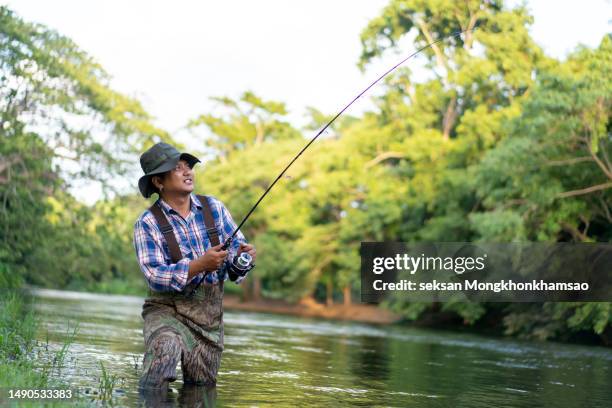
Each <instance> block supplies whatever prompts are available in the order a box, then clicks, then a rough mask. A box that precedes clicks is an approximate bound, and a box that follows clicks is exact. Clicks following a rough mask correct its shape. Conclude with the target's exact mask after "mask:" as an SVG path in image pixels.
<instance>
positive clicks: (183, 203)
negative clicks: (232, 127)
mask: <svg viewBox="0 0 612 408" xmlns="http://www.w3.org/2000/svg"><path fill="white" fill-rule="evenodd" d="M199 162H200V160H199V159H198V158H197V157H195V156H193V155H191V154H188V153H179V151H178V150H176V149H175V148H174V147H172V146H170V145H168V144H166V143H158V144H156V145H154V146H153V147H151V148H150V149H149V150H147V151H146V152H145V153H143V155H142V156H141V157H140V165H141V167H142V170H143V171H144V173H145V175H144V176H142V177H141V178H140V180H139V182H138V187H139V189H140V192H141V193H142V195H143V196H144V197H145V198H148V197H150V196H151V195H152V194H153V193H157V194H158V195H159V199H158V200H157V201H156V202H155V204H153V205H152V206H151V207H150V208H149V209H148V210H146V211H145V212H144V213H143V214H142V215H141V216H140V217H139V218H138V220H137V221H136V224H135V226H134V247H135V249H136V254H137V256H138V262H139V264H140V268H141V270H142V272H143V273H144V276H145V278H146V280H147V283H148V285H149V288H150V293H149V297H148V298H147V299H146V300H145V303H144V305H143V311H142V317H143V319H144V329H143V335H144V341H145V355H144V359H143V373H142V377H141V378H140V387H141V388H143V389H146V388H156V389H162V390H166V389H167V388H168V383H169V382H172V381H174V380H176V366H177V363H178V362H179V361H181V369H182V371H183V381H184V382H185V383H195V384H203V385H208V386H212V385H215V383H216V376H217V372H218V369H219V363H220V360H221V352H222V351H223V302H222V300H223V284H224V281H225V280H226V279H227V278H228V276H229V278H230V279H231V280H234V281H236V282H238V283H240V282H241V281H242V279H244V276H237V275H236V274H235V273H234V274H232V271H234V269H232V268H231V262H232V261H233V259H234V257H235V256H237V255H240V254H241V253H242V252H248V253H249V254H250V255H251V256H252V257H253V259H255V256H256V251H255V248H254V247H253V245H249V244H247V243H246V240H245V238H244V236H243V235H242V233H241V232H238V233H237V234H236V236H235V237H234V240H233V241H232V244H231V245H230V247H229V248H228V249H227V250H223V249H222V248H221V247H222V243H223V242H224V241H225V240H226V239H227V238H228V237H229V236H230V235H231V233H232V232H233V231H234V230H235V228H236V224H235V223H234V221H233V220H232V217H231V215H230V213H229V211H228V210H227V209H226V208H225V206H224V205H223V203H221V201H219V200H217V199H215V198H214V197H210V196H208V197H205V196H196V195H195V194H193V189H194V171H193V166H194V165H195V164H196V163H199ZM213 244H215V245H213Z"/></svg>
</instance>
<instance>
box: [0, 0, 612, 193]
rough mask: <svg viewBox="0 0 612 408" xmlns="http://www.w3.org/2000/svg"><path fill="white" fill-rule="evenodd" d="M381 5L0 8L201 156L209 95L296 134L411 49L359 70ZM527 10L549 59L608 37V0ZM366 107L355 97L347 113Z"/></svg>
mask: <svg viewBox="0 0 612 408" xmlns="http://www.w3.org/2000/svg"><path fill="white" fill-rule="evenodd" d="M387 3H388V1H387V0H334V1H330V0H309V1H299V2H298V1H282V0H258V1H247V0H244V1H243V0H240V1H236V0H234V1H229V0H228V1H203V0H199V1H186V0H179V1H175V2H168V1H157V0H129V1H128V0H103V1H100V0H88V1H78V0H53V1H48V0H47V1H45V0H0V4H5V5H8V6H9V7H10V8H11V9H13V10H14V11H15V12H17V14H19V15H20V16H21V17H22V18H24V19H25V20H27V21H33V22H38V23H42V24H45V25H46V26H48V27H50V28H53V29H55V30H57V31H58V32H60V33H61V34H63V35H66V36H68V37H70V38H72V39H73V40H74V41H75V42H76V43H77V44H78V45H79V46H80V47H81V48H82V49H84V50H85V51H87V52H88V53H89V54H90V55H92V56H93V57H94V58H95V59H96V60H97V61H98V62H99V63H101V65H102V66H103V67H104V68H105V69H106V71H107V72H108V73H109V74H110V75H111V77H112V82H111V85H112V87H113V88H114V89H116V90H118V91H120V92H122V93H125V94H127V95H130V96H134V97H136V98H138V99H139V100H140V101H141V102H142V103H143V105H144V106H145V108H146V109H147V110H148V111H149V112H150V113H151V114H152V115H153V116H154V117H155V118H156V124H157V125H158V126H160V127H162V128H164V129H166V130H168V131H170V132H171V133H173V134H175V135H176V136H177V139H178V140H180V141H181V142H183V143H185V144H186V145H187V146H188V147H191V148H193V149H196V150H203V148H201V147H199V146H194V145H193V143H195V141H194V140H190V137H189V134H188V133H187V132H184V131H182V128H183V127H184V126H185V124H186V123H187V122H188V120H189V119H192V118H194V117H196V116H197V115H199V114H201V113H205V112H209V111H210V110H212V109H214V108H215V106H216V105H215V103H214V102H213V101H211V100H210V99H209V98H210V97H212V96H229V97H232V98H236V97H238V96H239V95H240V94H241V93H243V92H244V91H245V90H251V91H253V92H255V93H256V94H257V95H259V96H260V97H262V98H264V99H272V100H278V101H282V102H285V103H287V107H288V109H289V111H290V116H289V120H290V121H291V122H292V123H294V124H295V125H297V126H301V125H304V124H305V123H306V122H307V119H306V116H305V112H306V107H308V106H312V107H315V108H317V109H319V110H321V111H323V112H325V113H336V112H337V111H339V110H340V109H341V108H342V107H343V106H344V105H346V103H348V102H349V101H350V100H351V99H352V98H353V97H354V96H356V95H357V94H358V93H359V92H360V91H361V90H362V89H363V88H365V87H366V86H367V85H368V84H369V83H370V82H372V81H373V80H374V79H375V78H376V77H377V76H378V75H379V74H381V73H382V72H384V71H385V70H386V69H387V68H389V67H390V66H392V65H394V63H395V62H397V61H398V60H400V59H401V57H402V55H407V54H409V53H410V52H411V51H412V50H406V52H401V53H399V54H390V55H388V56H387V57H385V58H383V59H382V60H380V61H377V62H376V63H374V64H371V66H369V67H368V69H366V71H365V72H363V73H362V72H361V71H360V70H359V69H358V68H357V61H358V58H359V54H360V52H361V43H360V41H359V35H360V32H361V31H362V30H363V28H364V27H365V26H366V25H367V23H368V21H369V20H370V19H372V18H373V17H375V16H377V15H378V13H379V12H380V10H381V9H382V8H383V7H384V6H385V5H386V4H387ZM510 3H511V4H518V3H519V2H518V1H511V2H510ZM527 5H528V8H529V9H530V10H531V11H532V14H533V16H534V19H535V22H534V25H533V26H532V28H531V34H532V36H533V37H534V39H535V40H536V42H538V43H539V44H540V45H541V46H542V47H543V48H544V50H545V52H546V53H547V54H548V55H551V56H555V57H558V58H563V57H564V56H566V55H567V53H568V52H570V51H571V50H573V49H574V48H575V47H576V46H577V45H579V44H584V45H587V46H590V47H595V46H597V45H598V44H599V42H600V41H601V38H602V37H603V35H604V34H605V33H607V32H610V31H612V1H610V0H584V1H582V2H580V3H578V2H575V1H553V0H548V1H544V0H533V1H528V2H527ZM402 51H403V50H402ZM373 91H374V93H375V90H373ZM372 106H373V105H372V103H371V102H370V101H369V100H368V99H367V98H362V99H360V100H359V101H358V102H357V103H356V104H355V105H354V106H353V107H351V109H350V110H349V111H348V112H347V113H349V114H353V115H359V114H360V113H361V112H363V111H365V110H368V109H371V108H372ZM134 185H135V183H134ZM84 190H85V191H81V192H80V193H77V194H76V195H77V196H78V197H79V198H80V199H81V200H83V201H85V202H92V200H95V199H96V197H98V195H96V194H95V186H90V188H89V189H84ZM87 190H90V191H87Z"/></svg>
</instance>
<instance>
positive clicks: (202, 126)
mask: <svg viewBox="0 0 612 408" xmlns="http://www.w3.org/2000/svg"><path fill="white" fill-rule="evenodd" d="M531 23H532V17H531V16H530V15H529V14H528V12H527V9H526V8H525V7H523V6H518V7H508V6H506V5H504V3H503V2H502V1H487V2H480V1H477V0H469V1H465V2H452V1H449V0H391V1H390V2H389V4H388V6H387V7H385V8H384V9H383V10H382V11H381V13H380V15H379V16H376V17H374V18H373V19H372V20H371V21H370V22H369V24H368V25H367V26H366V27H365V29H364V30H363V32H362V34H361V41H362V45H363V47H362V54H361V57H360V60H359V65H360V66H361V67H365V66H366V65H367V64H369V63H370V62H372V61H373V60H375V59H376V58H379V57H381V56H383V55H385V53H388V52H390V51H398V50H399V48H400V47H403V44H404V43H405V42H406V41H408V42H412V43H413V44H414V47H415V48H420V47H423V46H425V45H426V44H428V43H430V42H432V41H434V40H438V39H439V40H441V41H439V42H437V43H436V44H435V45H434V46H432V47H431V48H428V49H425V50H424V51H423V53H421V54H420V55H419V56H418V57H417V58H415V59H414V60H412V61H411V64H410V66H407V67H404V68H402V69H399V70H398V71H396V73H394V74H393V75H390V76H389V77H387V78H386V79H385V81H384V86H383V90H384V92H383V93H382V95H381V96H379V97H377V98H376V100H375V102H376V104H377V109H378V110H377V111H376V112H368V113H366V114H364V115H363V116H362V117H359V118H357V117H348V116H343V117H341V118H339V120H338V121H337V123H336V124H335V125H334V126H333V127H332V128H331V129H329V132H328V133H326V134H324V135H322V137H321V138H320V139H319V140H318V141H317V142H316V143H315V144H313V145H312V146H311V147H310V149H309V150H308V151H307V153H306V154H305V155H303V156H302V157H301V158H300V159H299V160H298V161H296V162H295V164H294V165H293V166H292V167H291V169H290V171H289V172H288V173H287V174H286V175H285V177H283V178H282V179H280V180H279V184H278V185H277V187H275V189H273V190H272V191H271V193H270V194H269V195H268V196H267V197H266V199H265V200H264V201H263V202H262V203H261V205H260V206H259V207H258V209H257V211H255V212H254V213H253V215H252V217H251V218H250V219H249V222H248V223H247V224H246V225H245V226H244V228H243V232H244V233H245V235H246V236H247V237H248V238H249V239H250V240H251V241H252V242H254V243H255V245H256V246H257V248H258V261H257V263H258V267H257V269H256V270H255V271H254V275H253V279H258V280H260V281H261V289H262V294H263V295H264V296H266V297H271V298H283V299H287V300H292V301H294V300H298V299H302V298H307V297H312V296H315V295H316V294H320V293H321V292H322V288H325V289H324V290H325V291H326V292H327V293H326V296H325V298H327V299H328V300H329V299H334V298H335V297H338V296H334V295H338V294H340V293H342V294H343V295H344V296H346V298H345V300H348V297H349V296H350V294H351V292H352V291H356V290H358V287H359V285H358V284H357V282H359V265H360V257H359V248H360V243H361V242H362V241H406V242H418V241H421V242H426V241H500V242H511V241H552V242H562V241H575V242H610V240H611V239H612V228H611V227H610V226H611V221H612V215H611V214H612V211H611V209H610V203H611V202H612V197H610V191H611V188H612V165H611V162H610V155H611V153H612V152H611V151H610V150H611V148H612V147H611V146H612V145H611V143H610V142H611V140H610V129H611V128H610V126H611V125H610V123H611V122H610V111H611V106H610V104H611V102H610V95H611V94H612V92H611V91H612V89H611V87H612V83H611V81H610V78H611V77H612V72H610V69H611V68H610V67H612V64H611V62H612V61H611V60H612V38H611V36H610V35H607V36H605V37H604V38H603V40H602V41H601V44H600V46H599V47H597V48H596V49H588V48H579V49H578V50H576V52H574V53H573V54H571V55H570V56H569V57H568V58H567V59H566V60H565V61H556V60H554V59H551V58H549V57H547V56H546V55H545V54H544V52H543V51H542V50H541V49H540V48H539V47H538V46H537V44H535V42H534V41H533V39H532V38H531V37H530V35H529V26H530V24H531ZM472 29H475V30H473V31H472ZM457 31H465V32H464V33H462V34H461V35H457V36H450V35H451V34H452V33H455V32H457ZM0 44H2V48H0V74H1V75H0V84H1V85H2V86H0V115H1V118H2V119H1V122H0V125H1V126H0V153H1V155H0V221H1V224H0V231H1V232H0V234H1V235H0V237H1V238H2V240H1V242H2V244H0V267H2V268H10V269H11V270H12V271H15V275H17V276H18V278H12V277H11V278H10V279H7V280H6V281H5V282H3V283H6V284H7V285H8V284H11V285H18V284H19V281H20V280H25V281H27V282H29V283H34V284H38V285H43V286H54V287H64V288H72V289H90V290H102V291H113V292H117V291H118V292H121V293H144V290H145V289H146V286H145V285H144V280H143V279H142V275H141V273H140V271H139V270H138V266H137V264H136V259H135V257H134V253H133V247H132V243H131V237H132V230H131V229H132V226H133V222H134V220H135V219H136V217H137V215H138V214H139V213H140V212H141V211H142V210H143V209H144V208H146V205H147V204H146V203H145V202H144V200H142V199H141V198H140V197H139V196H137V195H136V194H134V195H125V196H116V197H115V198H113V199H109V198H105V199H104V200H101V201H100V202H98V203H97V204H95V205H94V206H91V207H88V206H85V205H83V204H81V203H79V202H77V201H76V200H75V199H74V198H73V197H72V196H71V195H70V194H69V192H68V191H69V187H71V186H74V184H73V183H72V180H73V178H74V177H77V178H78V177H84V178H86V179H87V180H100V181H102V182H103V183H106V184H108V183H107V181H108V180H109V179H110V178H111V177H115V176H121V175H123V174H127V173H126V171H127V170H128V169H129V166H130V163H133V162H135V159H136V152H141V151H142V150H143V149H144V148H146V147H147V146H149V145H150V144H151V143H153V142H155V141H158V140H167V141H170V142H172V140H171V138H170V136H169V135H168V134H166V133H165V132H163V131H162V130H159V129H157V128H155V126H154V125H152V124H151V118H150V116H149V115H148V114H147V113H146V112H145V111H144V110H143V109H142V107H141V105H140V104H139V103H138V102H137V101H135V100H133V99H131V98H128V97H125V96H123V95H120V94H118V93H116V92H114V91H112V90H111V89H110V87H109V86H108V82H109V78H108V75H107V74H106V73H105V72H104V71H103V69H102V68H101V67H100V66H99V65H98V64H97V63H96V62H95V61H93V60H92V59H91V58H90V57H89V56H87V54H85V53H84V52H83V51H81V50H80V49H78V47H77V46H76V45H75V44H74V43H73V42H71V41H70V40H69V39H67V38H65V37H63V36H61V35H59V34H58V33H55V32H53V31H50V30H48V29H46V28H44V27H42V26H39V25H33V24H28V23H25V22H23V21H22V20H21V19H19V18H18V17H16V16H15V15H14V14H13V13H12V12H11V11H9V10H8V9H7V8H4V7H3V8H0ZM418 64H421V68H423V70H424V71H425V72H426V73H427V75H425V76H424V77H422V76H420V77H419V79H418V80H417V79H416V76H415V75H414V74H413V72H416V69H415V67H416V65H418ZM214 99H215V100H216V101H217V102H218V103H219V107H218V108H219V109H215V110H213V111H211V112H204V113H203V114H201V115H199V116H197V117H196V118H194V119H193V120H191V121H190V122H189V123H188V127H189V128H190V129H191V130H192V132H193V133H194V135H200V134H204V135H205V137H204V138H205V140H206V142H207V145H208V147H209V148H210V151H211V153H213V154H214V157H213V158H211V159H210V160H208V162H207V165H206V166H204V167H197V168H196V171H197V176H196V183H197V186H196V190H197V192H198V193H204V194H211V195H214V196H217V197H218V198H220V199H221V200H223V201H224V202H225V203H226V205H227V206H228V208H229V209H230V211H231V213H232V214H233V216H234V217H235V220H236V221H237V222H238V221H240V220H241V219H242V217H243V216H245V215H246V213H247V212H248V210H249V209H250V208H251V206H252V205H253V204H254V203H255V202H256V200H257V199H258V198H259V197H260V195H261V194H262V193H263V192H264V191H265V189H266V188H267V187H268V186H269V185H270V183H272V182H273V181H274V177H276V175H277V174H279V173H280V171H281V170H282V169H283V168H284V167H285V166H286V164H287V163H288V162H289V161H290V160H291V159H292V157H293V156H294V155H295V154H296V153H297V152H298V151H299V150H300V149H301V148H302V147H303V146H304V145H305V144H306V143H307V142H308V140H307V139H305V138H304V137H302V134H304V135H305V136H306V135H308V134H310V133H312V131H316V130H319V129H321V127H322V126H323V125H324V124H325V123H326V122H327V121H328V120H329V119H330V118H331V117H332V116H331V115H329V114H327V113H324V112H320V111H319V110H317V109H316V108H309V115H310V119H311V120H310V123H309V124H308V126H307V127H306V128H305V129H296V128H295V127H293V126H292V125H291V124H290V123H289V122H288V121H287V114H288V112H287V109H286V107H285V105H284V103H282V102H280V101H270V100H265V99H263V98H261V97H260V96H257V95H256V94H255V93H253V92H251V91H246V92H244V93H243V94H242V95H240V96H239V97H238V98H236V99H234V98H230V97H220V98H214ZM68 163H74V164H73V165H69V164H68ZM43 265H44V268H41V266H43ZM0 276H2V275H1V274H0ZM5 276H8V275H5ZM253 279H250V280H249V282H250V281H252V280H253ZM9 280H10V282H9ZM319 300H322V299H321V297H319ZM385 307H389V308H391V309H392V310H394V311H396V312H399V313H401V314H402V315H404V316H405V317H406V318H407V319H411V320H419V319H424V318H429V317H431V316H449V315H450V316H452V317H453V319H454V320H453V321H454V322H457V321H458V322H463V323H464V324H466V325H478V324H481V325H492V326H494V327H496V328H499V329H500V330H502V331H504V332H505V333H506V334H508V335H516V336H524V337H535V338H540V339H546V338H559V339H571V338H572V336H575V335H579V334H581V333H582V334H584V333H591V334H593V335H597V336H601V338H602V339H605V338H606V336H608V338H609V336H610V332H611V331H612V329H611V327H612V325H611V324H610V323H611V322H610V319H611V313H610V307H611V306H610V303H550V304H466V303H447V304H443V305H440V304H431V303H406V302H405V301H403V300H402V299H401V298H393V299H390V300H389V301H388V302H387V303H386V304H385Z"/></svg>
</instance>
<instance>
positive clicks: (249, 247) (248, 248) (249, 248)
mask: <svg viewBox="0 0 612 408" xmlns="http://www.w3.org/2000/svg"><path fill="white" fill-rule="evenodd" d="M243 252H247V253H248V254H249V255H251V256H252V257H253V262H255V258H257V251H256V250H255V247H254V246H253V245H251V244H240V248H238V255H240V254H241V253H243Z"/></svg>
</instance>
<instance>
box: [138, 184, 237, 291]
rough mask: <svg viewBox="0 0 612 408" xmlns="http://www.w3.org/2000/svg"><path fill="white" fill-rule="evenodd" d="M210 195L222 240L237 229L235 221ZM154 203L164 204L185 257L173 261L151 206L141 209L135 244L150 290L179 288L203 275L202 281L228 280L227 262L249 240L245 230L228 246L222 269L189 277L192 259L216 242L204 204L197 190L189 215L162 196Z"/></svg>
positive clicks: (181, 288) (199, 278) (178, 289)
mask: <svg viewBox="0 0 612 408" xmlns="http://www.w3.org/2000/svg"><path fill="white" fill-rule="evenodd" d="M208 198H209V200H208V201H209V202H210V207H211V210H212V214H213V218H214V220H215V226H216V227H217V231H218V232H219V240H220V242H221V243H223V242H224V241H225V240H226V239H227V238H228V237H229V236H230V235H231V234H232V232H234V229H235V228H236V224H235V223H234V220H233V219H232V216H231V215H230V213H229V211H228V210H227V208H225V206H224V205H223V203H222V202H221V201H219V200H217V199H216V198H214V197H211V196H208ZM155 205H159V206H160V207H161V208H162V210H163V212H164V214H165V216H166V218H168V222H169V223H170V224H171V225H172V228H173V230H174V235H175V237H176V242H178V245H179V248H180V249H181V253H182V255H183V259H181V260H180V261H178V262H177V263H172V260H171V258H170V250H169V249H168V244H167V243H166V240H165V238H164V236H163V234H162V232H161V230H160V228H159V226H158V225H157V220H156V219H155V216H154V215H153V213H151V211H149V210H148V209H147V210H146V211H145V212H144V213H142V215H141V216H140V217H138V220H137V221H136V224H135V225H134V248H135V249H136V255H137V257H138V263H139V264H140V269H141V270H142V272H143V273H144V276H145V278H146V280H147V282H148V284H149V287H150V288H151V290H154V291H156V292H173V291H177V292H180V291H182V290H183V289H184V288H185V286H187V285H188V284H189V283H191V282H195V283H199V282H200V281H202V280H203V279H204V282H203V284H205V285H215V284H218V283H219V279H223V280H226V279H227V276H228V274H227V268H228V263H229V262H230V260H232V259H234V256H236V254H237V252H238V248H239V247H240V243H246V239H245V238H244V235H242V232H240V231H238V233H237V234H236V236H235V237H234V239H233V241H232V244H231V245H230V247H229V248H228V255H227V258H226V262H225V263H224V264H223V266H222V267H221V269H220V271H219V273H217V272H211V273H207V274H206V275H203V274H198V275H196V276H194V277H193V278H192V279H191V280H189V281H188V280H187V276H188V273H189V262H191V261H192V260H194V259H196V258H198V257H200V256H202V255H204V253H205V252H206V250H208V249H210V248H211V247H212V246H213V245H212V244H211V242H210V240H209V238H208V234H207V233H206V225H205V224H204V217H203V216H202V212H201V208H202V204H201V203H200V200H198V198H197V197H196V196H195V194H191V210H190V212H189V215H187V217H186V218H183V217H181V215H180V214H179V213H178V212H176V211H175V210H173V209H172V207H170V206H169V205H168V203H166V202H165V201H164V200H162V199H161V198H159V199H158V200H157V201H156V202H155ZM241 281H242V279H239V280H237V281H236V282H237V283H240V282H241Z"/></svg>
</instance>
